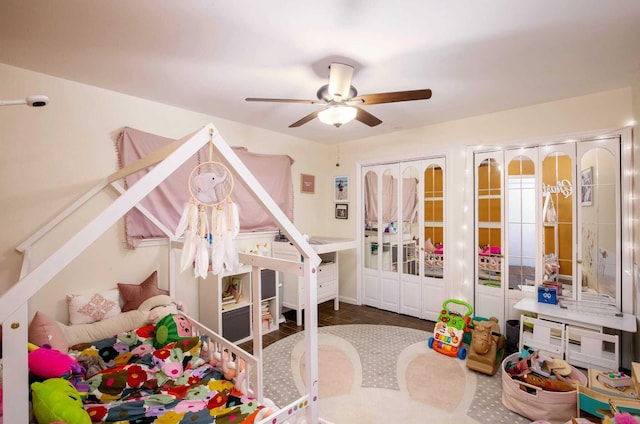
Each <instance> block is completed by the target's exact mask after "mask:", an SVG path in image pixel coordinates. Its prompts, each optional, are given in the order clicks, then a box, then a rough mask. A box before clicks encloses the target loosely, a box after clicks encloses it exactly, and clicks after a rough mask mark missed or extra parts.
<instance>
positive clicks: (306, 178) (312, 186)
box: [300, 174, 316, 194]
mask: <svg viewBox="0 0 640 424" xmlns="http://www.w3.org/2000/svg"><path fill="white" fill-rule="evenodd" d="M315 192H316V177H315V175H309V174H300V193H307V194H313V193H315Z"/></svg>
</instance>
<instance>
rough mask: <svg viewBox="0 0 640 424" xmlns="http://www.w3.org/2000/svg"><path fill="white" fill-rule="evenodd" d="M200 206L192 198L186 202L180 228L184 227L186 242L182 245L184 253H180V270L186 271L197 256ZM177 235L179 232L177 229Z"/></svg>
mask: <svg viewBox="0 0 640 424" xmlns="http://www.w3.org/2000/svg"><path fill="white" fill-rule="evenodd" d="M197 214H198V206H197V204H196V203H195V202H193V201H192V200H190V201H189V202H187V203H186V205H185V209H184V212H183V215H182V217H181V218H180V223H179V225H178V227H179V228H182V227H184V228H185V229H184V230H182V231H183V233H182V234H184V242H183V245H182V253H181V255H180V271H181V272H184V271H185V270H186V269H187V268H189V267H190V266H192V265H193V261H194V260H195V257H196V247H197V246H196V244H197V235H198V218H197ZM176 235H177V236H178V237H180V235H178V232H177V231H176Z"/></svg>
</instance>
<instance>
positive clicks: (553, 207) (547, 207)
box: [542, 152, 574, 297]
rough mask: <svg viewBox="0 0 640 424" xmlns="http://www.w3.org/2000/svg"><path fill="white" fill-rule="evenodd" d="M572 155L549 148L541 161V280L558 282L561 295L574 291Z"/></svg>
mask: <svg viewBox="0 0 640 424" xmlns="http://www.w3.org/2000/svg"><path fill="white" fill-rule="evenodd" d="M573 202H574V195H573V159H572V158H571V156H569V155H567V154H565V153H562V152H552V153H550V154H548V155H547V156H546V157H545V158H544V159H543V161H542V205H543V237H542V254H543V258H544V269H543V281H552V282H559V283H561V293H560V295H561V296H566V297H572V292H573V244H574V241H573Z"/></svg>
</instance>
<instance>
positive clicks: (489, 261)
mask: <svg viewBox="0 0 640 424" xmlns="http://www.w3.org/2000/svg"><path fill="white" fill-rule="evenodd" d="M477 176H478V186H477V199H476V200H477V205H478V210H477V216H478V217H477V219H478V229H477V240H478V284H480V285H483V286H491V287H501V286H502V212H501V210H502V172H501V169H500V166H499V164H498V163H497V161H495V160H494V159H490V158H489V159H485V160H483V161H482V162H481V163H480V165H479V166H478V170H477Z"/></svg>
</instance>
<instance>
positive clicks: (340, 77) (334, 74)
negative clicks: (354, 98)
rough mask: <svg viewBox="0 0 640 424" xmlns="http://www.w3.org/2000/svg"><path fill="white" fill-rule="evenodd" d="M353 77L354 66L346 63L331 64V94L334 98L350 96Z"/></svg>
mask: <svg viewBox="0 0 640 424" xmlns="http://www.w3.org/2000/svg"><path fill="white" fill-rule="evenodd" d="M352 77H353V66H350V65H346V64H344V63H332V64H331V65H329V95H330V96H331V98H332V99H334V98H335V97H336V96H339V97H340V98H341V99H347V98H349V93H350V91H351V78H352Z"/></svg>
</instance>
